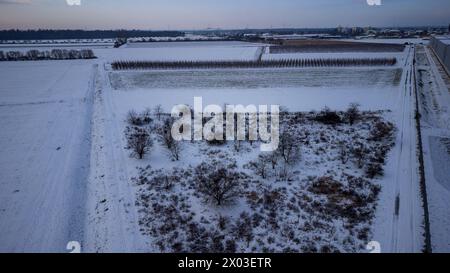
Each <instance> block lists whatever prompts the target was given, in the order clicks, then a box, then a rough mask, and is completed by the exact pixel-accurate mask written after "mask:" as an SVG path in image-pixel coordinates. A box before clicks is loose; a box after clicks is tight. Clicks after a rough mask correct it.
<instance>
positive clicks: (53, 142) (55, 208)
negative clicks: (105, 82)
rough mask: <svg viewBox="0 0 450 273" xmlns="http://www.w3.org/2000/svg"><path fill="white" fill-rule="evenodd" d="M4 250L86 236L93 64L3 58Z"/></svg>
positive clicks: (60, 244) (40, 248)
mask: <svg viewBox="0 0 450 273" xmlns="http://www.w3.org/2000/svg"><path fill="white" fill-rule="evenodd" d="M0 71H1V73H0V82H1V84H0V94H1V96H0V128H2V129H1V134H0V153H1V156H0V173H1V178H0V234H1V235H0V252H6V251H8V252H9V251H13V252H64V251H65V248H66V244H67V243H68V241H72V240H82V238H83V231H84V214H85V196H86V184H87V183H86V178H87V172H88V170H89V153H90V140H89V139H90V121H91V120H90V118H91V107H92V99H91V97H92V88H91V85H92V81H91V78H92V64H89V63H88V62H78V61H70V62H69V61H67V62H66V61H61V62H13V63H1V64H0Z"/></svg>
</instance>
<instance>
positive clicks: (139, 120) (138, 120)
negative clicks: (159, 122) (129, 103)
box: [127, 110, 152, 126]
mask: <svg viewBox="0 0 450 273" xmlns="http://www.w3.org/2000/svg"><path fill="white" fill-rule="evenodd" d="M127 122H128V124H130V125H134V126H144V125H148V124H150V123H151V122H152V119H151V117H150V113H149V112H148V111H144V112H142V113H140V114H139V113H137V112H136V111H135V110H130V111H129V112H128V114H127Z"/></svg>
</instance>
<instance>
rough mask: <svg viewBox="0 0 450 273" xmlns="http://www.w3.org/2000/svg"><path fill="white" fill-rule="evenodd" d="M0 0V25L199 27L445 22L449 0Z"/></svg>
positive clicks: (449, 11)
mask: <svg viewBox="0 0 450 273" xmlns="http://www.w3.org/2000/svg"><path fill="white" fill-rule="evenodd" d="M381 2H382V5H381V6H369V5H368V4H367V0H223V1H219V0H81V5H80V6H69V5H68V4H67V0H0V29H10V28H20V29H28V28H32V29H37V28H55V29H66V28H70V29H118V28H123V29H159V30H167V29H171V30H175V29H205V28H224V29H227V28H228V29H230V28H269V27H298V28H311V27H336V26H338V25H342V26H379V27H382V26H393V27H395V26H432V25H448V24H450V0H381Z"/></svg>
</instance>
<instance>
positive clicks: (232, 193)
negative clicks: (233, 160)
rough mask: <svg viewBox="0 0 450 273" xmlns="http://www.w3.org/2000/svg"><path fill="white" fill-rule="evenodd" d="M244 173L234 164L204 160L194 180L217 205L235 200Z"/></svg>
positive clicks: (201, 190)
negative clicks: (233, 165)
mask: <svg viewBox="0 0 450 273" xmlns="http://www.w3.org/2000/svg"><path fill="white" fill-rule="evenodd" d="M241 179H242V174H240V173H238V172H236V171H234V168H233V167H232V166H225V165H221V164H219V163H217V162H215V163H205V162H203V163H202V164H200V165H199V166H197V168H196V169H195V176H194V181H195V183H196V185H197V189H198V190H199V191H200V192H201V193H203V194H204V195H205V197H206V200H211V199H212V200H214V201H215V203H216V205H217V206H221V205H223V204H225V203H226V202H229V201H231V200H233V198H235V197H236V196H237V195H238V194H239V185H240V181H241Z"/></svg>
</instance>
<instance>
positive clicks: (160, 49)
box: [94, 42, 263, 62]
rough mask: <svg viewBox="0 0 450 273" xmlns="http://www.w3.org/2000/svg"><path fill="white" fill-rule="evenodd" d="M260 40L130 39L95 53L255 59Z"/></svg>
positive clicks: (140, 57) (123, 57)
mask: <svg viewBox="0 0 450 273" xmlns="http://www.w3.org/2000/svg"><path fill="white" fill-rule="evenodd" d="M262 46H263V45H262V44H251V43H241V42H175V43H165V42H160V43H133V44H127V45H126V46H123V47H120V48H118V49H115V50H110V49H97V50H95V51H94V52H95V54H96V56H97V57H99V58H101V59H104V60H106V61H108V62H112V61H117V60H146V61H173V60H202V61H204V60H254V59H255V58H257V52H258V48H260V47H262Z"/></svg>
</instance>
